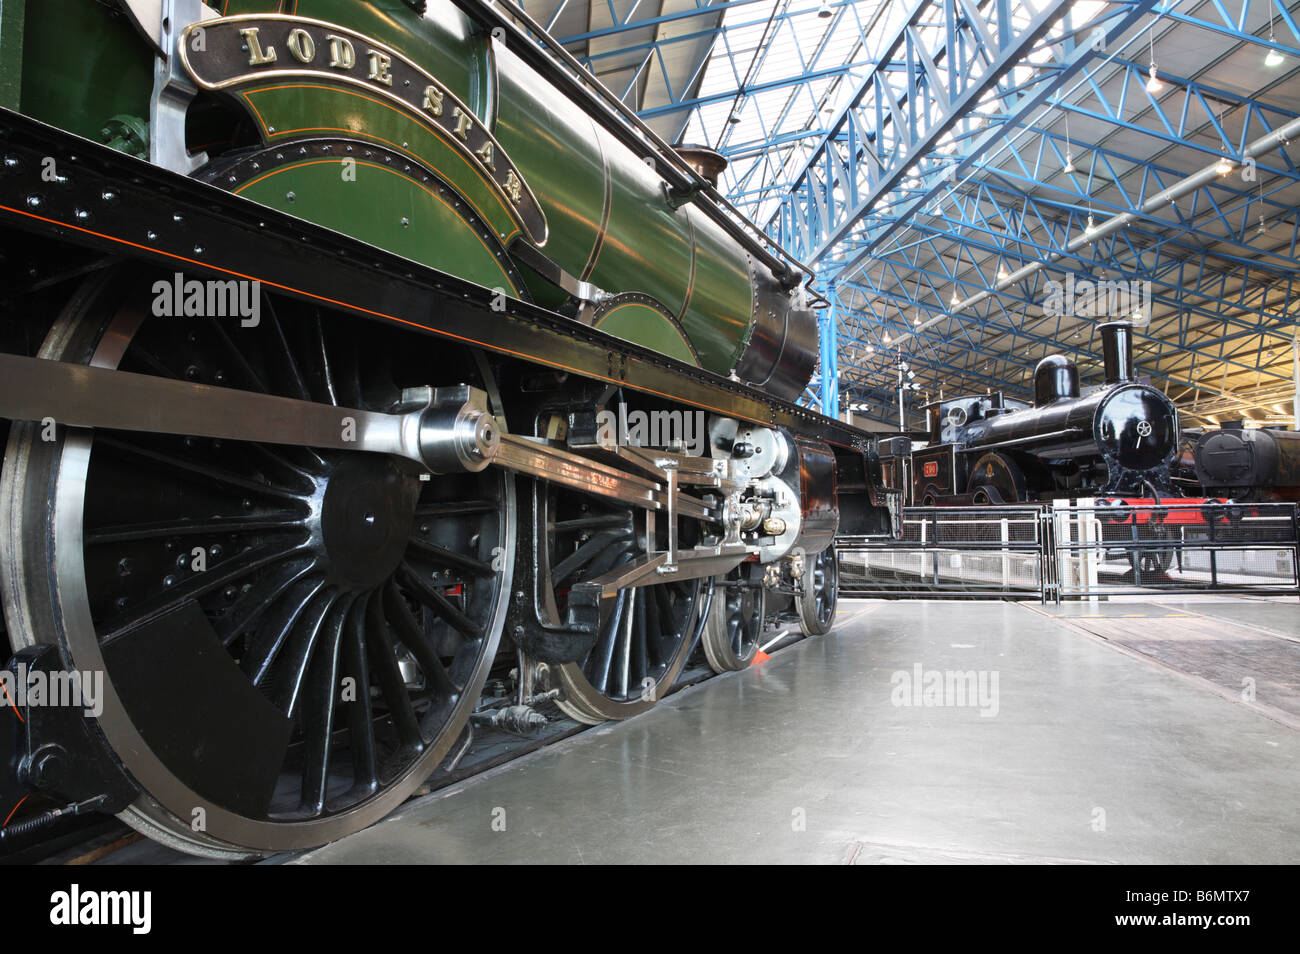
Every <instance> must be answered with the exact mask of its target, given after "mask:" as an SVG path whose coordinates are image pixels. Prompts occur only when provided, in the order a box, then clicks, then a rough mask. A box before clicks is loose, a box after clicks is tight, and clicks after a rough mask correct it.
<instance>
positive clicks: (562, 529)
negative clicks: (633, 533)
mask: <svg viewBox="0 0 1300 954" xmlns="http://www.w3.org/2000/svg"><path fill="white" fill-rule="evenodd" d="M626 525H627V515H626V514H618V513H616V514H609V515H607V516H601V517H578V518H576V519H574V520H560V521H558V522H557V523H555V524H554V525H552V527H551V529H552V530H553V531H554V532H555V533H571V532H574V531H577V530H600V529H609V528H623V527H625V526H626Z"/></svg>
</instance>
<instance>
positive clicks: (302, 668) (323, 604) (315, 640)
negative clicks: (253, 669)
mask: <svg viewBox="0 0 1300 954" xmlns="http://www.w3.org/2000/svg"><path fill="white" fill-rule="evenodd" d="M338 599H339V597H338V594H337V593H335V592H334V591H333V590H331V589H328V588H327V589H325V590H323V591H321V593H320V595H318V596H317V597H316V599H315V600H313V601H312V603H311V605H310V606H309V607H308V608H307V609H306V610H305V611H304V612H303V613H302V614H301V615H300V616H299V617H298V619H297V620H295V622H294V624H293V626H292V629H291V632H290V634H289V638H288V639H287V640H285V647H286V652H285V654H284V657H283V660H282V662H281V664H280V669H279V673H278V675H277V679H276V704H277V705H278V706H279V707H280V710H281V711H282V712H283V713H284V714H285V715H287V716H288V717H289V718H290V719H292V718H294V717H295V716H296V715H297V714H298V706H299V704H300V703H301V702H302V697H303V687H304V684H305V682H306V680H307V672H308V670H309V669H310V667H311V660H312V655H313V654H314V653H315V651H316V648H317V646H318V645H319V644H320V641H321V636H322V633H323V630H324V627H325V624H326V620H328V619H329V617H330V613H331V611H333V610H334V608H335V604H336V603H337V602H338Z"/></svg>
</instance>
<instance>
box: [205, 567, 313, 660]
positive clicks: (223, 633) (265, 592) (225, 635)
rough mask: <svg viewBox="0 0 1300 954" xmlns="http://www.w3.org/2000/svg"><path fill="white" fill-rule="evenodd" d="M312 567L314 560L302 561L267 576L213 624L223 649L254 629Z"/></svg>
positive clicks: (251, 587) (250, 588) (249, 589)
mask: <svg viewBox="0 0 1300 954" xmlns="http://www.w3.org/2000/svg"><path fill="white" fill-rule="evenodd" d="M312 565H313V564H312V560H311V558H310V557H306V556H304V557H300V558H299V559H297V560H294V561H293V562H291V563H290V564H289V565H288V566H285V567H281V568H280V569H278V570H276V571H273V572H267V573H266V574H264V575H263V576H262V578H261V579H259V580H258V581H257V582H256V583H254V584H253V585H252V586H250V587H249V588H248V591H247V592H245V593H244V594H243V595H241V596H240V597H239V598H238V599H237V600H236V601H235V602H234V603H232V604H231V605H230V606H229V607H227V609H226V610H225V612H223V613H222V614H221V615H220V616H218V617H216V618H215V619H214V620H213V621H212V628H213V630H214V631H215V632H216V634H217V636H218V637H219V638H220V639H221V643H222V645H224V646H229V645H230V643H231V642H232V641H233V640H234V639H235V637H237V636H238V635H239V634H240V633H242V632H244V631H245V630H246V629H248V627H249V626H251V625H253V623H254V622H256V621H257V619H258V617H259V616H261V615H262V614H263V613H264V612H266V610H267V608H268V607H269V606H270V605H271V604H272V603H274V602H275V598H276V596H277V595H278V594H280V593H281V592H283V591H284V588H285V587H287V586H288V585H289V584H290V583H292V582H294V581H295V580H297V579H298V578H299V577H301V576H302V575H303V574H305V573H308V572H310V571H311V568H312Z"/></svg>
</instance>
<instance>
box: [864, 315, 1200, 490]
mask: <svg viewBox="0 0 1300 954" xmlns="http://www.w3.org/2000/svg"><path fill="white" fill-rule="evenodd" d="M1100 331H1101V339H1102V348H1103V352H1104V360H1105V374H1106V378H1105V383H1104V384H1103V385H1102V386H1100V387H1098V388H1095V389H1093V390H1092V391H1090V392H1089V393H1087V394H1080V392H1079V373H1078V369H1077V368H1076V367H1075V365H1074V362H1072V361H1071V360H1070V359H1069V358H1066V357H1065V356H1064V355H1049V356H1048V357H1046V358H1044V359H1043V360H1042V361H1040V362H1039V363H1038V367H1037V368H1035V370H1034V403H1033V404H1032V405H1030V404H1026V403H1024V402H1021V401H1015V400H1011V399H1008V398H1006V397H1004V396H1003V395H1002V394H1000V393H997V394H987V395H977V396H967V397H958V398H951V399H947V400H942V401H937V402H934V403H932V404H930V405H928V406H927V408H926V410H927V415H928V423H929V432H930V440H929V443H928V444H927V445H926V446H924V447H922V448H920V449H917V450H912V449H911V446H910V441H909V440H908V439H907V438H891V439H889V440H882V441H881V455H882V462H883V463H884V465H885V467H886V468H887V473H889V474H891V481H890V482H891V483H893V484H894V485H895V486H903V487H906V488H907V492H908V502H909V503H910V504H912V505H914V506H934V505H958V504H975V505H980V504H1001V503H1018V502H1025V501H1031V500H1043V499H1051V498H1054V497H1063V496H1069V497H1078V496H1107V497H1123V498H1130V499H1131V498H1154V499H1160V498H1166V497H1171V496H1175V495H1176V494H1177V491H1176V489H1175V487H1174V484H1173V481H1172V479H1171V474H1170V469H1171V464H1172V462H1173V460H1174V456H1175V452H1176V451H1177V448H1178V438H1179V430H1178V410H1177V408H1176V407H1175V406H1174V404H1173V402H1172V401H1170V400H1169V398H1168V397H1166V396H1165V395H1164V394H1162V393H1161V392H1159V391H1157V390H1155V389H1154V388H1152V387H1149V386H1147V385H1145V384H1140V383H1138V382H1136V381H1135V380H1134V379H1133V341H1132V326H1131V325H1130V324H1129V323H1127V322H1122V321H1117V322H1110V323H1107V324H1104V325H1102V326H1101V329H1100Z"/></svg>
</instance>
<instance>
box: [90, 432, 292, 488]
mask: <svg viewBox="0 0 1300 954" xmlns="http://www.w3.org/2000/svg"><path fill="white" fill-rule="evenodd" d="M95 446H96V448H99V447H101V446H103V447H104V448H107V449H109V450H112V451H113V452H115V453H119V454H128V455H131V456H133V457H139V458H142V459H144V460H147V461H149V462H150V463H153V464H159V465H161V466H163V467H167V468H170V469H171V470H175V471H179V472H181V473H184V474H191V475H193V476H195V477H198V478H200V479H201V480H206V481H210V482H211V483H214V484H216V485H218V486H225V487H234V488H237V489H238V490H241V491H244V492H245V493H250V494H257V495H259V496H263V497H274V498H275V499H277V500H288V501H291V502H294V503H297V502H299V501H300V499H301V498H300V497H299V496H298V495H297V494H295V493H293V492H292V491H289V490H283V489H281V488H279V487H272V486H270V485H268V484H265V483H259V482H258V481H256V480H250V479H248V478H245V477H240V476H239V475H238V474H235V473H232V472H231V471H228V470H223V469H221V468H218V467H213V466H211V465H209V464H196V463H192V462H190V461H188V460H184V459H182V458H180V457H176V456H174V455H172V454H167V453H164V452H162V451H156V450H147V449H145V448H143V447H138V446H136V445H134V444H129V443H127V442H125V441H122V440H119V439H117V438H115V437H108V436H106V435H104V434H96V435H95Z"/></svg>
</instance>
